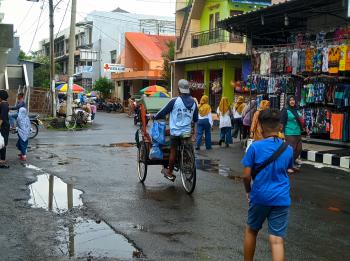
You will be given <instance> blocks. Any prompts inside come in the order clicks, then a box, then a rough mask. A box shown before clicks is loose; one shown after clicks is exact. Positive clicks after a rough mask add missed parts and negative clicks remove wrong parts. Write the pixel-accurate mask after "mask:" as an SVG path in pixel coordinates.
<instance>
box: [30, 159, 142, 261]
mask: <svg viewBox="0 0 350 261" xmlns="http://www.w3.org/2000/svg"><path fill="white" fill-rule="evenodd" d="M30 168H31V169H34V170H40V169H39V168H36V167H34V166H33V167H30ZM40 171H42V170H40ZM37 178H38V180H37V181H36V182H35V183H33V184H31V185H30V196H31V197H30V199H29V201H28V203H29V204H31V205H32V207H33V208H43V209H46V210H48V211H53V212H56V213H63V212H66V211H68V210H71V209H73V208H75V207H80V206H82V205H83V202H82V200H81V195H82V191H80V190H77V189H74V188H73V185H72V184H67V183H65V182H63V181H62V180H61V179H60V178H58V177H56V176H54V175H49V174H42V175H39V176H37ZM61 241H62V242H64V243H63V244H61V245H59V246H58V247H59V249H60V250H61V251H62V252H63V253H65V254H66V255H67V256H69V257H77V258H83V257H101V258H104V257H108V258H118V259H131V258H133V257H142V253H141V252H140V251H139V250H138V249H137V248H135V247H134V246H133V244H131V243H130V242H129V241H128V240H127V238H126V237H124V236H123V235H120V234H117V233H116V232H115V231H114V230H113V229H112V228H111V227H110V226H109V225H107V224H106V223H105V222H103V221H101V222H98V223H97V222H95V221H94V220H91V219H83V218H81V217H78V218H77V219H76V221H75V222H70V223H69V224H68V226H67V227H64V228H63V238H61Z"/></svg>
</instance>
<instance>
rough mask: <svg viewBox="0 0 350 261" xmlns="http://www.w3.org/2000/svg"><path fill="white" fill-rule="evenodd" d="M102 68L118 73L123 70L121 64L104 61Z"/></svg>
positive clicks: (123, 67)
mask: <svg viewBox="0 0 350 261" xmlns="http://www.w3.org/2000/svg"><path fill="white" fill-rule="evenodd" d="M103 69H104V71H105V72H115V73H119V72H124V71H125V66H124V65H122V64H113V63H105V64H104V65H103Z"/></svg>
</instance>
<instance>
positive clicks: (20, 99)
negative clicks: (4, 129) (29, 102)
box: [10, 93, 26, 129]
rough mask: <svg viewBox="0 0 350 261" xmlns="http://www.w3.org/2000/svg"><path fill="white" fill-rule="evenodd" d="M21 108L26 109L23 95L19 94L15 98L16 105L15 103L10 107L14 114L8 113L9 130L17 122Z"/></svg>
mask: <svg viewBox="0 0 350 261" xmlns="http://www.w3.org/2000/svg"><path fill="white" fill-rule="evenodd" d="M22 107H26V103H25V102H24V94H23V93H20V94H18V96H17V103H16V105H15V106H11V107H10V110H16V112H12V113H10V126H11V129H14V128H15V125H16V120H17V117H18V111H19V109H20V108H22Z"/></svg>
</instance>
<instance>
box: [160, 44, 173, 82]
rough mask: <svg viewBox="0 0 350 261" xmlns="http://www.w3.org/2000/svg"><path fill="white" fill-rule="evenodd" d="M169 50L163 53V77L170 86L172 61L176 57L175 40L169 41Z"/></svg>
mask: <svg viewBox="0 0 350 261" xmlns="http://www.w3.org/2000/svg"><path fill="white" fill-rule="evenodd" d="M167 47H168V51H167V52H166V53H164V54H163V60H164V68H163V75H162V78H163V80H164V81H165V83H166V85H167V86H168V87H169V86H170V84H171V64H170V62H171V61H174V59H175V42H174V41H169V42H168V43H167Z"/></svg>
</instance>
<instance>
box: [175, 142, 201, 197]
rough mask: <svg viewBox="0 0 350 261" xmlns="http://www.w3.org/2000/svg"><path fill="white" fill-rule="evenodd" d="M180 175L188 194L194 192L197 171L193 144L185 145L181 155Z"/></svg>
mask: <svg viewBox="0 0 350 261" xmlns="http://www.w3.org/2000/svg"><path fill="white" fill-rule="evenodd" d="M179 170H180V175H181V181H182V185H183V187H184V189H185V191H186V192H187V194H192V193H193V191H194V189H195V187H196V180H197V171H196V162H195V157H194V151H193V146H192V145H184V146H183V148H182V149H181V155H180V168H179Z"/></svg>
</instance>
